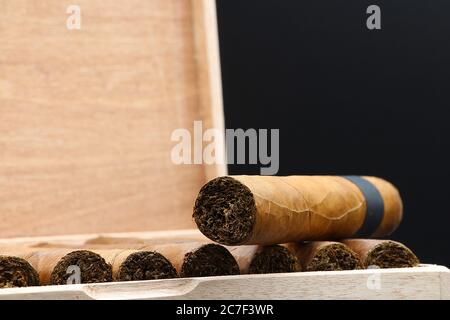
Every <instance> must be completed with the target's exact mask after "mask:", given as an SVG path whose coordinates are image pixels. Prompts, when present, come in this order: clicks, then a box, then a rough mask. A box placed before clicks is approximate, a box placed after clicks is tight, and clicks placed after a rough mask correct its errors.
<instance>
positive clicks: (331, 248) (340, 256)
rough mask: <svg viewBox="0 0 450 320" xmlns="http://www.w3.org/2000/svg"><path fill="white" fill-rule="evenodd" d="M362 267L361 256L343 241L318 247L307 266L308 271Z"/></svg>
mask: <svg viewBox="0 0 450 320" xmlns="http://www.w3.org/2000/svg"><path fill="white" fill-rule="evenodd" d="M360 268H361V262H360V261H359V257H358V256H357V254H356V253H354V252H353V251H352V250H350V249H349V248H347V247H346V246H345V245H343V244H341V243H333V244H330V245H326V246H323V247H322V248H320V249H318V250H317V252H316V253H315V254H314V256H313V257H312V259H311V261H310V262H309V263H308V265H307V266H306V271H340V270H355V269H360Z"/></svg>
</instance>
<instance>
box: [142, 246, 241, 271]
mask: <svg viewBox="0 0 450 320" xmlns="http://www.w3.org/2000/svg"><path fill="white" fill-rule="evenodd" d="M140 249H141V250H152V251H156V252H159V253H161V254H162V255H163V256H165V257H166V258H167V260H169V261H170V262H171V263H172V264H173V266H174V267H175V269H176V270H177V271H178V274H179V275H180V277H182V278H190V277H210V276H225V275H237V274H239V266H238V264H237V262H236V260H235V258H234V257H233V256H232V255H231V253H230V252H229V251H228V250H227V249H226V248H225V247H223V246H221V245H218V244H214V243H207V244H205V243H195V242H194V243H192V242H188V243H174V244H158V245H148V246H145V247H143V248H140Z"/></svg>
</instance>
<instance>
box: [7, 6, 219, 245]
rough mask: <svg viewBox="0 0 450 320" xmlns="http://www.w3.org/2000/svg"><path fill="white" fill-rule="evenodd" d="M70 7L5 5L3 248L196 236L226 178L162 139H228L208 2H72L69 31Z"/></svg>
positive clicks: (216, 50)
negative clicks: (209, 189)
mask: <svg viewBox="0 0 450 320" xmlns="http://www.w3.org/2000/svg"><path fill="white" fill-rule="evenodd" d="M204 1H206V2H207V5H205V4H204V3H203V2H204ZM72 2H73V1H64V0H63V1H61V0H48V1H37V0H14V1H9V0H0V8H1V10H0V237H18V236H19V237H24V236H34V235H60V234H69V233H71V234H73V233H97V232H127V231H144V230H165V229H182V228H190V227H192V226H193V223H192V221H191V215H192V206H193V201H194V199H195V196H196V193H197V192H198V190H199V188H200V187H201V185H202V184H203V183H204V182H205V181H206V178H207V177H208V178H209V177H212V176H214V175H215V174H223V173H224V172H225V169H224V168H225V167H224V166H214V167H213V168H205V167H204V166H200V165H199V166H175V165H174V164H172V162H171V160H170V150H171V148H172V147H173V145H174V143H173V142H172V141H170V135H171V132H172V131H173V130H174V129H177V128H188V129H191V130H192V126H193V121H194V120H206V121H207V122H208V123H211V124H214V125H217V126H219V127H223V124H221V122H222V121H223V116H222V115H221V112H223V110H219V109H221V98H222V97H221V85H220V74H219V73H220V72H219V70H220V66H219V65H218V47H217V34H216V31H217V29H216V28H212V27H211V24H214V23H215V12H213V11H214V10H215V8H214V2H213V1H209V0H192V1H191V0H114V1H107V2H105V1H100V0H79V1H77V2H76V4H78V5H79V6H80V7H81V14H82V25H81V30H72V31H70V30H68V29H67V28H66V19H67V17H68V14H67V13H66V8H67V6H68V5H70V4H72ZM194 8H195V10H194ZM205 10H208V11H209V12H207V11H205ZM194 11H195V13H194ZM205 17H206V18H205ZM199 18H200V19H201V20H200V21H198V20H194V19H199ZM194 26H195V28H194ZM203 38H205V39H203ZM202 39H203V40H202ZM209 107H211V108H212V109H211V110H213V111H211V112H210V113H208V112H206V111H205V110H207V109H208V108H209ZM219 111H220V113H219ZM211 115H214V119H212V120H211V119H210V117H211Z"/></svg>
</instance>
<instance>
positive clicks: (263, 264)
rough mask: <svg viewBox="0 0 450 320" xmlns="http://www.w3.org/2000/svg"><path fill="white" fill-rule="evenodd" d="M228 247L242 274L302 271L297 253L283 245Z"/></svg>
mask: <svg viewBox="0 0 450 320" xmlns="http://www.w3.org/2000/svg"><path fill="white" fill-rule="evenodd" d="M228 249H229V250H230V252H231V254H232V255H233V256H234V257H235V259H236V261H237V263H238V265H239V269H240V271H241V274H265V273H287V272H298V271H301V265H300V264H299V262H298V260H297V257H296V256H295V254H294V253H293V252H291V251H290V250H289V249H288V248H286V247H284V246H281V245H272V246H236V247H229V248H228Z"/></svg>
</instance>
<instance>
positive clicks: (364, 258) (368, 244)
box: [342, 239, 420, 269]
mask: <svg viewBox="0 0 450 320" xmlns="http://www.w3.org/2000/svg"><path fill="white" fill-rule="evenodd" d="M342 242H343V243H344V244H346V245H347V246H348V247H349V248H351V249H352V250H353V251H355V252H356V253H357V254H358V255H359V257H360V259H361V262H362V264H363V266H364V267H365V268H369V267H375V266H376V267H379V268H382V269H383V268H408V267H416V266H418V265H419V264H420V261H419V259H418V258H417V257H416V255H415V254H414V253H413V252H412V251H411V250H410V249H409V248H407V247H406V246H405V245H403V244H401V243H399V242H395V241H391V240H366V239H349V240H344V241H342Z"/></svg>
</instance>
